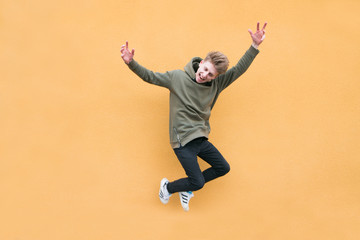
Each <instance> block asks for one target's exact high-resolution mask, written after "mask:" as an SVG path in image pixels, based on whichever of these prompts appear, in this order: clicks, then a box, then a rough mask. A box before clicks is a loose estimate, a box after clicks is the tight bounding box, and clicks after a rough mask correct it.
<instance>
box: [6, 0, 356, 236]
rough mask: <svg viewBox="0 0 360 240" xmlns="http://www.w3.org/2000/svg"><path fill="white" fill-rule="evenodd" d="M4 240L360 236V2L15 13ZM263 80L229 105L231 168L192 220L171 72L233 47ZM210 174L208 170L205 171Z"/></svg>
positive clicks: (95, 3)
mask: <svg viewBox="0 0 360 240" xmlns="http://www.w3.org/2000/svg"><path fill="white" fill-rule="evenodd" d="M0 11H1V12H0V13H1V15H0V71H1V73H0V239H1V240H49V239H51V240H65V239H66V240H72V239H74V240H75V239H76V240H82V239H83V240H100V239H102V240H103V239H104V240H117V239H121V240H122V239H136V240H137V239H144V240H147V239H148V240H152V239H191V240H202V239H207V240H218V239H226V240H227V239H254V240H257V239H259V240H260V239H261V240H262V239H267V240H272V239H274V240H275V239H276V240H279V239H293V240H296V239H301V240H303V239H326V240H332V239H334V240H339V239H354V240H355V239H359V238H360V229H359V226H360V174H359V172H360V153H359V149H360V97H359V94H360V81H359V80H360V78H359V73H360V68H359V66H360V60H359V57H360V50H359V46H358V44H359V42H360V32H359V26H360V18H359V11H360V2H359V1H357V0H315V1H309V0H305V1H287V0H274V1H265V0H254V1H235V0H234V1H230V0H222V1H220V0H216V1H215V0H208V1H203V0H198V1H189V0H186V1H165V0H151V1H145V0H143V1H138V0H128V1H114V0H107V1H100V0H90V1H79V0H71V1H68V0H65V1H45V0H42V1H41V0H34V1H10V0H2V1H0ZM257 21H260V22H261V24H263V23H264V22H265V21H267V22H268V26H267V34H266V35H267V36H266V39H265V41H264V43H263V44H262V45H261V46H260V51H261V52H260V54H259V55H258V56H257V58H256V59H255V61H254V63H253V64H252V66H251V67H250V69H249V70H248V71H247V72H246V73H245V75H243V76H242V77H241V78H240V79H239V80H238V81H237V82H236V83H234V84H233V85H232V86H231V87H230V88H228V89H227V90H226V91H224V92H223V94H222V95H221V96H220V98H219V100H218V102H217V104H216V106H215V108H214V110H213V112H212V118H211V126H212V133H211V135H210V140H211V141H212V142H213V143H214V144H215V145H216V146H217V147H218V148H219V149H220V151H221V152H222V153H223V155H224V156H225V158H226V159H227V160H228V161H229V163H230V165H231V167H232V169H231V171H230V173H229V174H228V175H226V176H225V177H223V178H220V179H218V180H216V181H213V182H211V183H209V184H207V185H206V186H205V188H204V189H202V190H201V191H198V192H196V193H195V198H193V199H192V200H191V203H190V212H188V213H185V212H184V211H183V210H182V208H181V206H180V202H179V197H178V196H177V195H174V196H173V197H172V198H171V199H170V202H169V204H168V205H166V206H164V205H162V204H161V202H160V201H159V199H158V187H159V182H160V180H161V179H162V178H163V177H168V178H169V179H170V180H175V179H177V178H180V177H183V176H185V175H184V172H183V170H182V168H181V166H180V164H179V162H178V160H177V159H176V157H175V154H174V153H173V151H172V149H171V147H170V145H169V139H168V91H167V90H166V89H163V88H159V87H156V86H153V85H149V84H147V83H145V82H143V81H142V80H141V79H139V78H138V77H137V76H135V75H134V74H133V73H132V72H131V71H130V70H129V69H128V68H127V67H126V66H125V65H124V63H123V62H122V59H121V56H120V55H121V54H120V47H121V45H122V44H124V43H125V41H126V40H128V41H129V44H130V48H135V59H136V60H137V61H139V62H140V63H141V64H142V65H144V66H146V67H147V68H149V69H151V70H154V71H159V72H163V71H166V70H173V69H182V68H183V67H184V65H185V64H186V63H187V62H188V61H189V60H190V59H191V58H192V57H194V56H200V57H204V56H205V54H206V53H207V52H208V51H211V50H219V51H222V52H224V53H225V54H227V55H228V57H229V59H230V65H234V64H235V63H236V62H237V60H238V59H239V58H240V57H241V56H242V55H243V53H244V52H245V51H246V50H247V49H248V47H249V46H250V44H251V39H250V36H249V34H248V32H247V29H249V28H251V29H253V30H254V29H255V28H256V22H257ZM201 167H203V168H205V167H207V166H206V165H205V164H204V163H201Z"/></svg>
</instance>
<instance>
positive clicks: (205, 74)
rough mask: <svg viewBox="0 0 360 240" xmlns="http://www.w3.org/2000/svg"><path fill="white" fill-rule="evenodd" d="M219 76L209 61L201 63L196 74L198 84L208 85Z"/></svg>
mask: <svg viewBox="0 0 360 240" xmlns="http://www.w3.org/2000/svg"><path fill="white" fill-rule="evenodd" d="M217 75H218V72H217V71H216V69H215V67H214V64H212V63H211V62H209V61H204V60H203V61H201V62H200V64H199V68H198V70H197V72H196V82H198V83H206V82H210V81H211V80H213V79H215V78H216V77H217Z"/></svg>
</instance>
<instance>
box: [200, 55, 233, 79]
mask: <svg viewBox="0 0 360 240" xmlns="http://www.w3.org/2000/svg"><path fill="white" fill-rule="evenodd" d="M204 61H209V62H211V63H212V64H213V65H214V67H215V69H216V71H217V72H218V73H219V74H222V73H225V72H226V70H227V69H228V67H229V60H228V58H227V57H226V56H225V55H224V54H223V53H221V52H218V51H212V52H209V53H208V54H207V55H206V57H205V59H204Z"/></svg>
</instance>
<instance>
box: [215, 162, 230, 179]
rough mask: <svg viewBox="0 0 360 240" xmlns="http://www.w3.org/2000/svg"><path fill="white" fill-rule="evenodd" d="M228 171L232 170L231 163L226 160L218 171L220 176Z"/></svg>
mask: <svg viewBox="0 0 360 240" xmlns="http://www.w3.org/2000/svg"><path fill="white" fill-rule="evenodd" d="M228 172H230V165H229V163H227V162H225V163H224V164H223V166H222V168H221V169H219V170H218V173H219V174H220V176H223V175H225V174H227V173H228Z"/></svg>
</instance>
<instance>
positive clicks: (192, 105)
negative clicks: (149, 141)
mask: <svg viewBox="0 0 360 240" xmlns="http://www.w3.org/2000/svg"><path fill="white" fill-rule="evenodd" d="M266 24H267V23H265V24H264V26H263V28H262V29H261V30H260V29H259V25H260V24H259V23H257V30H256V32H255V33H253V32H252V31H251V30H248V31H249V33H250V36H251V38H252V41H253V43H252V45H251V47H250V48H249V49H248V50H247V51H246V53H245V54H244V56H243V57H242V58H241V59H240V60H239V62H238V63H237V64H236V65H235V66H234V67H232V68H231V69H229V70H228V71H227V68H228V65H229V61H228V59H227V57H226V56H225V55H224V54H222V53H220V52H210V53H209V54H208V55H207V56H206V58H205V59H201V58H199V57H195V58H193V59H192V60H191V61H190V62H189V63H188V64H187V65H186V66H185V68H184V70H185V71H182V70H174V71H168V72H166V73H157V72H153V71H150V70H148V69H146V68H144V67H143V66H141V65H140V64H139V63H137V62H136V61H135V60H134V59H133V57H134V53H135V50H134V49H132V51H130V50H129V48H128V42H126V44H125V45H123V46H122V47H121V53H122V54H121V57H122V59H123V60H124V62H125V63H126V64H127V65H128V67H129V68H130V69H131V70H132V71H133V72H134V73H135V74H137V75H138V76H139V77H140V78H141V79H143V80H144V81H146V82H148V83H151V84H155V85H158V86H161V87H165V88H167V89H169V91H170V126H169V133H170V144H171V146H172V148H173V149H174V152H175V154H176V156H177V157H178V159H179V161H180V163H181V165H182V167H183V168H184V170H185V173H186V175H187V177H186V178H182V179H178V180H176V181H173V182H169V181H168V180H167V179H166V178H164V179H162V180H161V182H160V191H159V197H160V201H161V202H162V203H164V204H166V203H168V201H169V198H170V196H171V195H172V194H173V193H176V192H178V193H179V195H180V202H181V205H182V207H183V209H184V210H185V211H188V210H189V201H190V198H192V197H193V196H194V194H193V193H192V192H193V191H197V190H199V189H201V188H202V187H203V186H204V184H205V183H207V182H209V181H211V180H213V179H215V178H218V177H220V176H223V175H225V174H226V173H228V172H229V171H230V166H229V164H228V163H227V161H226V160H225V159H224V157H223V156H222V155H221V153H220V152H219V151H218V150H217V149H216V148H215V147H214V146H213V145H212V144H211V143H210V142H209V141H208V136H209V133H210V124H209V118H210V112H211V109H212V108H213V106H214V104H215V102H216V100H217V98H218V96H219V94H220V93H221V92H222V91H223V90H224V89H225V88H226V87H228V86H229V85H230V84H231V83H233V82H234V81H235V80H236V79H237V78H239V77H240V75H242V74H243V73H244V72H245V71H246V70H247V69H248V67H249V66H250V64H251V63H252V61H253V60H254V58H255V57H256V55H257V54H258V53H259V50H258V49H257V48H258V46H259V45H260V44H261V43H262V41H263V40H264V38H265V27H266ZM198 156H199V157H200V158H201V159H203V160H204V161H206V162H207V163H209V164H210V166H211V167H210V168H208V169H206V170H205V171H203V172H202V171H201V170H200V167H199V164H198V161H197V157H198Z"/></svg>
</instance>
